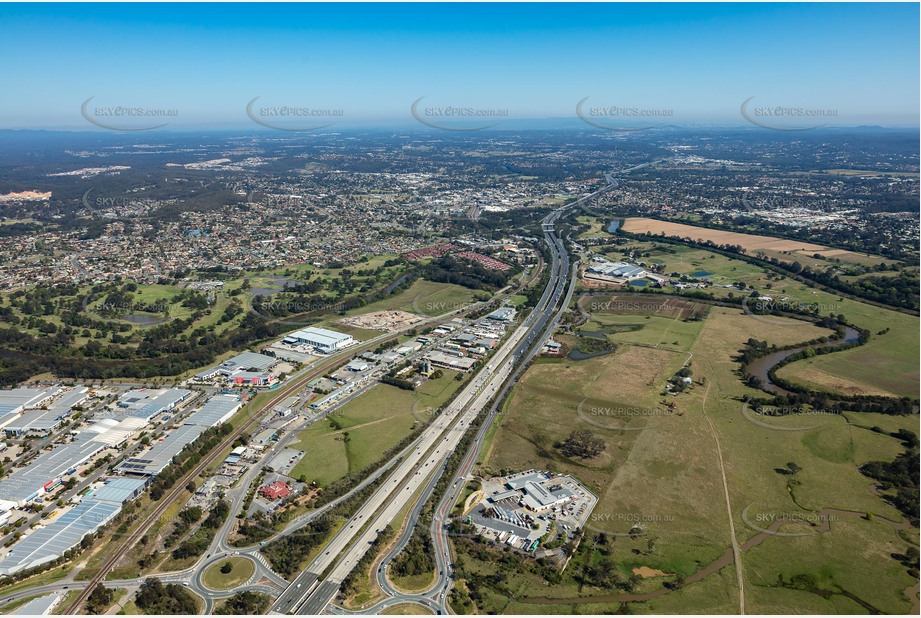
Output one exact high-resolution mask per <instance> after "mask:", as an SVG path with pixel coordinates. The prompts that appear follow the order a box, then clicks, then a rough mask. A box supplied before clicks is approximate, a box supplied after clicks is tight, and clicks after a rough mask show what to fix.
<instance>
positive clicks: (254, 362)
mask: <svg viewBox="0 0 921 618" xmlns="http://www.w3.org/2000/svg"><path fill="white" fill-rule="evenodd" d="M276 363H278V359H276V358H274V357H272V356H266V355H265V354H256V353H255V352H243V353H242V354H237V355H236V356H234V357H233V358H229V359H227V360H225V361H224V362H223V363H221V364H220V365H218V366H217V367H212V368H211V369H205V370H204V371H202V372H199V373H197V374H195V378H194V379H196V380H199V381H206V380H213V379H214V378H217V377H218V376H223V377H225V378H232V377H233V376H235V375H238V374H239V373H241V372H247V371H251V372H260V373H264V372H268V370H269V369H271V368H272V367H274V366H275V364H276Z"/></svg>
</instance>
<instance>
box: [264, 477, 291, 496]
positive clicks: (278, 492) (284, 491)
mask: <svg viewBox="0 0 921 618" xmlns="http://www.w3.org/2000/svg"><path fill="white" fill-rule="evenodd" d="M259 493H261V494H262V495H263V496H265V497H266V498H268V499H269V500H278V499H279V498H287V497H288V496H290V495H291V488H290V487H288V484H287V483H285V482H284V481H275V482H274V483H272V484H271V485H266V486H265V487H260V488H259Z"/></svg>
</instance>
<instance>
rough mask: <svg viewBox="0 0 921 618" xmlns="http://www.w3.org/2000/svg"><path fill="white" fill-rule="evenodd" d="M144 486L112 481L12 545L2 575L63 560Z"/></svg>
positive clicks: (1, 567)
mask: <svg viewBox="0 0 921 618" xmlns="http://www.w3.org/2000/svg"><path fill="white" fill-rule="evenodd" d="M145 485H146V481H144V480H143V479H126V478H113V479H110V480H109V481H108V482H107V483H106V484H105V485H103V486H102V487H101V488H100V489H98V490H97V491H96V492H94V493H92V494H90V495H89V496H87V498H86V499H85V500H84V501H83V502H81V503H80V504H78V505H77V506H75V507H74V508H72V509H71V510H69V511H68V512H66V513H64V514H63V515H61V517H59V518H58V519H56V520H54V521H52V522H51V523H49V524H48V525H47V526H45V527H43V528H38V529H36V530H34V531H33V532H31V533H30V534H28V535H27V536H26V537H25V538H23V539H22V540H21V541H19V542H18V543H16V544H15V545H13V547H12V548H11V549H10V551H9V553H8V554H7V555H6V557H5V558H3V560H0V575H12V574H14V573H18V572H19V571H23V570H26V569H31V568H35V567H37V566H41V565H43V564H45V563H46V562H51V561H52V560H56V559H58V558H60V557H61V556H63V555H64V553H65V552H66V551H68V550H69V549H73V548H74V547H76V546H77V545H78V544H79V543H80V541H81V540H83V537H84V536H86V535H87V534H90V533H91V532H95V531H96V530H98V529H99V528H101V527H102V526H104V525H105V524H107V523H108V522H110V521H112V519H113V518H114V517H115V516H116V515H118V512H119V511H121V508H122V505H123V504H124V503H125V502H128V501H129V500H132V499H134V498H136V497H137V496H139V495H140V494H141V492H142V491H144V486H145Z"/></svg>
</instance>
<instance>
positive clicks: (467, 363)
mask: <svg viewBox="0 0 921 618" xmlns="http://www.w3.org/2000/svg"><path fill="white" fill-rule="evenodd" d="M425 359H426V360H428V361H429V362H431V363H432V364H433V365H435V366H436V367H444V368H446V369H454V370H456V371H468V370H470V368H471V367H473V366H474V365H475V364H476V359H473V358H467V357H465V356H453V355H449V354H445V353H444V352H438V351H434V352H429V353H428V354H426V355H425Z"/></svg>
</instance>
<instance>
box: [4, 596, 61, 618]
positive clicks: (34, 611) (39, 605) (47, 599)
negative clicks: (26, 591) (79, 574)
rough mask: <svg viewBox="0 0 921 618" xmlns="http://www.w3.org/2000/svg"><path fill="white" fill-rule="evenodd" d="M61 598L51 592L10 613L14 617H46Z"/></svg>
mask: <svg viewBox="0 0 921 618" xmlns="http://www.w3.org/2000/svg"><path fill="white" fill-rule="evenodd" d="M63 598H64V596H63V595H62V594H59V593H57V592H52V593H51V594H46V595H45V596H41V597H38V598H37V599H32V600H31V601H29V602H28V603H26V604H25V605H23V606H22V607H20V608H17V609H16V610H14V611H13V612H12V613H13V614H14V615H16V616H47V615H48V614H50V613H51V612H52V611H54V608H55V607H57V606H58V605H59V604H60V602H61V599H63Z"/></svg>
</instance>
